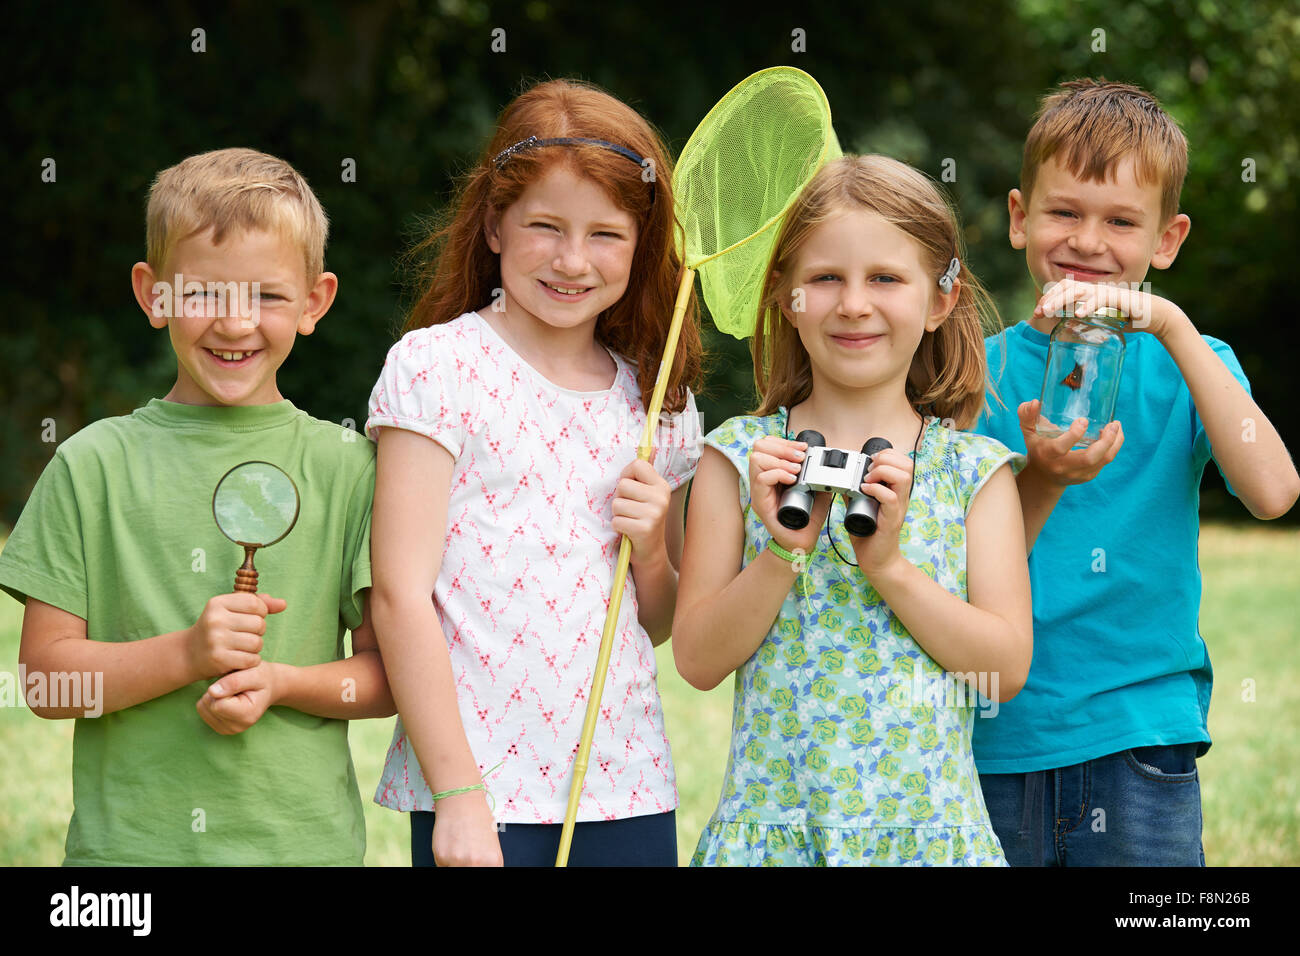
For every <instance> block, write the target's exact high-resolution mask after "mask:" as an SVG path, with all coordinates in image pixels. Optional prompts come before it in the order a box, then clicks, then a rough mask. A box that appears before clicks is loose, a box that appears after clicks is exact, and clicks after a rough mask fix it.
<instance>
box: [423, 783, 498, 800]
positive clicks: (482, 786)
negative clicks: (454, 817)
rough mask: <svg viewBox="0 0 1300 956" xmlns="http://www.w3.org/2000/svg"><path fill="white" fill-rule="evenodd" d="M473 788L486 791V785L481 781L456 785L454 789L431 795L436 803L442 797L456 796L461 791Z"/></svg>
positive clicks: (465, 791)
mask: <svg viewBox="0 0 1300 956" xmlns="http://www.w3.org/2000/svg"><path fill="white" fill-rule="evenodd" d="M474 790H482V791H483V792H484V793H486V792H487V785H486V784H482V783H476V784H474V786H472V787H457V788H456V789H455V790H444V791H442V793H435V794H434V795H433V802H434V803H437V802H438V801H439V800H441V799H443V798H444V797H458V796H460V795H461V794H462V793H470V792H472V791H474Z"/></svg>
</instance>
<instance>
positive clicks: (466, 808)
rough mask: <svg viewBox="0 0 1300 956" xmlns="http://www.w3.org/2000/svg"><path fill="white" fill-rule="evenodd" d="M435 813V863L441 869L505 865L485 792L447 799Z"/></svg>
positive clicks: (438, 804)
mask: <svg viewBox="0 0 1300 956" xmlns="http://www.w3.org/2000/svg"><path fill="white" fill-rule="evenodd" d="M434 811H435V815H434V818H433V861H434V863H436V864H437V865H438V866H504V865H505V863H504V861H503V860H502V857H501V840H500V839H499V838H498V837H497V825H496V821H495V820H493V819H492V811H491V810H489V809H488V805H487V798H486V797H485V796H484V794H483V791H482V790H471V791H470V792H469V793H458V794H456V795H455V796H454V797H444V798H443V799H441V800H439V801H438V803H437V805H436V806H435V807H434Z"/></svg>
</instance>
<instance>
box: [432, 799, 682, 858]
mask: <svg viewBox="0 0 1300 956" xmlns="http://www.w3.org/2000/svg"><path fill="white" fill-rule="evenodd" d="M562 829H564V827H563V825H562V824H559V823H505V824H502V825H501V828H500V829H499V830H498V831H497V837H498V838H499V839H500V840H501V856H502V858H503V859H504V861H505V865H506V866H555V854H556V853H558V852H559V850H560V831H561V830H562ZM411 865H412V866H434V865H435V864H434V861H433V814H432V813H431V812H429V811H426V810H416V811H415V812H413V813H412V814H411ZM676 865H677V814H676V812H675V811H673V810H669V811H668V812H667V813H652V814H649V815H647V816H641V817H628V818H627V819H625V820H593V821H591V822H590V823H577V824H574V827H573V842H572V843H570V844H569V866H676Z"/></svg>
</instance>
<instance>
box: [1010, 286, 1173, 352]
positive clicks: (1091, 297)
mask: <svg viewBox="0 0 1300 956" xmlns="http://www.w3.org/2000/svg"><path fill="white" fill-rule="evenodd" d="M1063 309H1064V310H1065V311H1067V312H1073V313H1074V314H1075V315H1077V316H1079V317H1080V318H1082V317H1084V316H1089V315H1092V313H1094V312H1096V311H1097V310H1098V309H1119V310H1120V311H1121V312H1123V313H1124V314H1125V315H1126V316H1128V321H1127V322H1126V323H1125V325H1124V328H1125V330H1133V331H1138V332H1147V333H1149V334H1151V335H1154V336H1155V337H1156V338H1158V339H1160V340H1162V341H1163V340H1164V338H1165V336H1166V334H1167V333H1168V332H1169V331H1170V330H1171V329H1172V328H1173V327H1174V326H1175V325H1177V324H1178V323H1179V322H1185V323H1190V321H1191V320H1190V319H1188V318H1187V315H1186V314H1185V313H1184V312H1183V310H1182V309H1180V308H1178V306H1176V305H1174V303H1172V302H1170V301H1169V300H1168V299H1162V298H1160V296H1158V295H1151V294H1150V293H1149V292H1142V291H1140V290H1137V289H1132V288H1129V287H1128V286H1125V285H1106V284H1094V283H1090V282H1080V281H1078V280H1077V279H1063V280H1062V281H1060V282H1057V283H1054V284H1053V285H1052V286H1050V287H1049V288H1048V289H1046V290H1045V291H1044V292H1043V296H1042V298H1040V299H1039V300H1038V305H1036V306H1035V307H1034V315H1035V316H1048V315H1055V314H1056V313H1058V312H1060V311H1061V310H1063Z"/></svg>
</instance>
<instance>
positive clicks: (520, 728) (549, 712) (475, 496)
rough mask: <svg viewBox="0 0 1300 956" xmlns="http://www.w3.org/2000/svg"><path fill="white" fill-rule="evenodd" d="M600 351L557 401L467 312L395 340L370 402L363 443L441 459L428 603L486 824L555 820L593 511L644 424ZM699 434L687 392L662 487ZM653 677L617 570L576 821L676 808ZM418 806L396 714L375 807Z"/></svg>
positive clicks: (662, 429)
mask: <svg viewBox="0 0 1300 956" xmlns="http://www.w3.org/2000/svg"><path fill="white" fill-rule="evenodd" d="M611 355H613V357H614V361H615V363H616V364H617V366H618V371H617V373H616V376H615V381H614V384H613V386H612V387H611V388H609V389H608V390H606V391H600V392H575V391H570V390H568V389H564V388H561V387H559V386H557V385H555V384H554V383H552V382H550V381H549V380H547V379H546V378H544V377H543V376H542V375H541V374H540V373H538V372H537V371H536V370H534V369H533V368H532V367H531V366H529V365H528V364H527V363H526V362H524V360H523V359H522V358H520V357H519V356H518V355H517V354H516V353H515V352H514V351H513V350H512V349H511V348H510V347H509V346H508V345H507V344H506V343H505V342H504V341H503V340H502V339H501V338H500V336H498V335H497V333H496V332H495V331H494V330H493V329H492V327H491V326H490V325H488V323H487V322H486V321H484V319H483V318H482V317H481V316H479V315H478V314H476V313H472V312H471V313H467V314H466V315H463V316H461V317H460V318H458V319H456V320H454V321H452V322H448V323H446V324H444V325H438V326H433V327H430V328H427V329H418V330H416V331H413V332H411V333H409V334H407V335H406V336H404V337H403V338H402V340H401V341H399V342H398V343H397V344H396V345H394V346H393V347H392V349H391V350H390V351H389V353H388V358H387V360H386V361H385V363H384V369H383V372H382V373H381V375H380V378H379V381H378V382H377V383H376V385H375V388H374V391H373V393H372V394H371V396H370V417H369V419H368V421H367V423H366V434H367V435H369V436H370V437H371V438H375V437H376V430H377V429H379V428H382V427H390V428H402V429H406V430H409V431H414V432H417V433H419V434H421V435H425V436H427V437H428V438H430V439H432V440H433V441H436V442H438V443H439V444H440V445H442V446H443V447H445V448H446V449H447V451H448V452H450V453H451V455H452V457H453V458H454V459H455V461H456V464H455V469H454V471H453V474H452V482H451V494H450V499H449V502H448V510H447V540H446V544H445V546H444V550H443V557H442V564H441V570H440V572H439V575H438V580H437V583H436V585H435V588H434V603H435V606H436V608H437V612H438V620H439V622H440V624H441V626H442V630H443V634H444V635H445V637H446V640H447V646H448V649H449V651H450V655H451V664H452V671H453V674H454V676H455V680H456V689H457V695H458V702H459V705H460V713H461V720H462V721H463V723H464V726H465V731H466V734H467V736H468V738H469V744H470V748H471V749H472V750H473V752H474V756H475V759H476V760H477V762H478V765H479V769H480V770H481V771H483V772H487V771H489V770H491V769H492V768H493V767H495V766H496V765H497V764H501V766H500V768H499V769H498V770H496V771H495V772H494V773H493V774H491V776H490V777H488V779H487V784H488V789H489V791H490V792H491V793H492V795H493V798H494V800H495V804H496V815H497V819H498V820H499V821H500V822H505V823H558V822H560V821H561V820H562V819H563V817H564V809H565V803H566V801H567V799H568V790H569V781H570V776H571V770H572V763H573V758H574V755H575V754H576V752H577V748H578V738H579V736H580V734H581V731H582V720H583V716H584V714H585V710H586V705H587V694H588V692H589V690H590V687H591V679H592V673H593V670H594V667H595V662H596V654H597V650H598V648H599V646H600V634H601V628H602V626H603V624H604V619H605V612H606V609H607V607H608V602H609V590H610V586H611V584H612V582H613V577H614V568H615V564H616V562H617V558H618V548H619V536H618V535H617V534H615V533H614V532H613V531H612V530H611V528H610V522H611V519H612V513H611V502H612V500H613V497H614V490H615V487H616V485H617V481H618V476H619V473H620V472H621V471H622V470H623V468H624V467H625V466H626V465H627V464H628V463H629V462H630V461H632V459H633V458H635V457H636V446H637V442H638V441H639V438H640V434H641V430H642V428H643V427H644V424H645V411H644V409H643V408H642V407H641V393H640V389H639V388H638V386H637V382H636V375H635V369H634V367H633V366H632V365H631V364H630V363H629V362H627V361H626V360H625V359H624V358H622V357H621V356H618V355H614V353H612V352H611ZM700 439H701V430H700V424H699V416H698V413H697V411H696V409H695V403H694V398H693V397H692V398H691V399H690V401H689V403H688V406H687V408H686V409H685V410H684V411H683V412H682V413H680V414H678V415H674V416H664V418H663V419H662V421H661V423H660V424H659V426H658V429H657V432H656V438H655V447H656V448H657V449H658V452H657V454H656V456H655V462H654V464H655V467H656V469H657V470H658V471H659V473H660V474H662V475H663V476H664V478H665V479H666V480H667V482H668V484H669V485H670V486H671V487H672V488H677V487H679V486H680V485H682V484H683V483H684V482H685V481H687V480H688V479H689V478H690V476H691V475H692V474H693V473H694V470H695V465H696V463H697V462H698V460H699V455H700V447H701V442H700ZM411 493H412V494H418V493H419V490H418V489H412V490H411ZM656 673H657V671H656V666H655V657H654V651H653V648H652V647H651V644H650V639H649V637H648V635H647V634H646V632H645V630H644V629H643V628H642V627H641V626H640V624H639V623H638V622H637V601H636V586H635V582H634V581H633V580H632V578H631V576H630V575H629V577H628V588H627V592H626V593H625V595H624V598H623V603H622V608H621V610H620V615H619V627H618V631H617V633H616V635H615V639H614V648H613V653H612V654H611V657H610V666H609V673H608V676H607V678H606V683H605V692H604V695H603V700H602V706H601V716H600V721H599V722H598V724H597V728H596V736H595V740H594V743H593V746H592V751H591V761H590V765H589V767H588V770H587V777H586V786H585V789H584V792H583V797H582V802H581V804H580V807H579V813H578V819H579V820H583V821H585V820H604V819H619V818H625V817H632V816H640V815H642V814H648V813H662V812H666V811H668V810H671V809H674V808H675V807H676V806H677V787H676V778H675V775H674V772H673V764H672V756H671V753H670V751H669V746H668V740H667V737H666V736H665V733H664V723H663V710H662V706H661V704H660V700H659V692H658V688H657V685H656ZM431 797H432V792H431V791H430V789H429V786H428V784H427V783H426V782H425V780H424V776H423V774H422V773H421V772H420V767H419V764H418V762H417V761H416V758H415V754H414V752H413V750H412V748H411V746H410V743H409V741H408V739H407V736H406V733H405V731H404V728H403V725H402V722H401V720H400V718H399V720H398V723H397V729H396V732H395V734H394V737H393V743H392V746H391V747H390V749H389V752H388V758H387V761H386V762H385V766H384V773H383V776H382V778H381V780H380V783H379V788H378V791H377V792H376V795H375V800H376V802H378V803H380V804H381V805H383V806H386V807H391V808H393V809H395V810H403V811H410V810H431V809H433V804H432V800H431Z"/></svg>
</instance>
